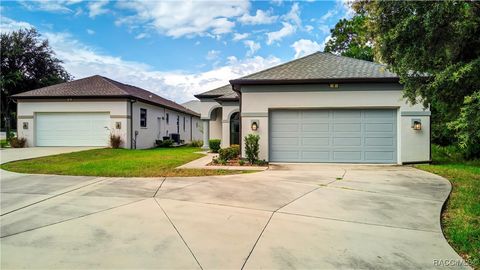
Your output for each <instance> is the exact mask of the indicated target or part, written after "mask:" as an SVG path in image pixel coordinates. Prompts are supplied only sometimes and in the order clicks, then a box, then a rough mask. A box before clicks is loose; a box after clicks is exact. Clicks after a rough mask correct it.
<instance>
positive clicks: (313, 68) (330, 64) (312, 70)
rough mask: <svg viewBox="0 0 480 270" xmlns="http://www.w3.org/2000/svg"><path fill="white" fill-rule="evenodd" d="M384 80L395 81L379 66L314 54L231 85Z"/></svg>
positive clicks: (323, 54) (248, 76)
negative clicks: (266, 82)
mask: <svg viewBox="0 0 480 270" xmlns="http://www.w3.org/2000/svg"><path fill="white" fill-rule="evenodd" d="M329 79H331V80H352V81H354V80H369V79H370V80H375V79H378V80H379V81H380V80H385V79H391V80H395V79H398V76H397V75H396V74H395V73H392V72H389V71H388V70H387V67H386V66H385V65H382V64H378V63H374V62H369V61H364V60H358V59H354V58H350V57H344V56H337V55H334V54H331V53H322V52H316V53H313V54H310V55H307V56H305V57H302V58H299V59H296V60H293V61H290V62H287V63H284V64H281V65H278V66H275V67H272V68H269V69H266V70H263V71H260V72H257V73H253V74H250V75H247V76H244V77H241V78H239V79H235V80H232V81H230V83H232V84H242V82H251V83H254V82H255V81H295V80H300V81H302V80H303V81H308V80H329Z"/></svg>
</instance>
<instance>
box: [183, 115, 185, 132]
mask: <svg viewBox="0 0 480 270" xmlns="http://www.w3.org/2000/svg"><path fill="white" fill-rule="evenodd" d="M183 131H185V116H184V117H183Z"/></svg>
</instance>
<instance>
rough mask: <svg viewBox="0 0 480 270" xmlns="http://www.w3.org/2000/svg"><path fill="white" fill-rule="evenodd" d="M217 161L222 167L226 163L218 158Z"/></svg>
mask: <svg viewBox="0 0 480 270" xmlns="http://www.w3.org/2000/svg"><path fill="white" fill-rule="evenodd" d="M217 161H218V163H220V164H222V165H227V161H226V160H225V159H221V158H218V159H217Z"/></svg>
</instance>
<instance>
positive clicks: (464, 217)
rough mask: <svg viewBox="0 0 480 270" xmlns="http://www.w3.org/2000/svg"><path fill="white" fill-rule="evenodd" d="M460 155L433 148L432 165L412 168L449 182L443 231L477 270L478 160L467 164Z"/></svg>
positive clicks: (479, 260)
mask: <svg viewBox="0 0 480 270" xmlns="http://www.w3.org/2000/svg"><path fill="white" fill-rule="evenodd" d="M459 153H460V151H458V150H457V149H455V148H454V147H440V146H436V145H432V158H433V163H432V164H431V165H416V166H415V167H417V168H419V169H422V170H425V171H428V172H431V173H435V174H438V175H441V176H443V177H445V178H447V179H448V180H449V181H450V183H452V193H451V194H450V198H449V199H448V201H447V204H446V207H445V210H444V212H443V213H442V228H443V231H444V234H445V236H446V238H447V240H448V242H449V243H450V245H451V246H452V247H453V248H454V249H455V251H457V253H458V254H460V256H462V257H463V258H464V259H465V260H466V261H467V262H468V263H469V264H470V266H472V267H473V268H474V269H480V160H473V161H466V160H464V159H463V158H462V157H461V155H460V154H459Z"/></svg>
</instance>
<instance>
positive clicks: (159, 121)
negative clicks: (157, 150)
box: [133, 102, 200, 149]
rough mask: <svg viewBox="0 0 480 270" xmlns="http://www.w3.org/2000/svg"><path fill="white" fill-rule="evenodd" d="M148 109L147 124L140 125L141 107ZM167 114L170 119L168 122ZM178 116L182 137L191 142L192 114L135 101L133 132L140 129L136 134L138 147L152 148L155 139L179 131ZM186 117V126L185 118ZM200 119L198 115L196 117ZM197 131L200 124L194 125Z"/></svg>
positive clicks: (197, 119)
mask: <svg viewBox="0 0 480 270" xmlns="http://www.w3.org/2000/svg"><path fill="white" fill-rule="evenodd" d="M141 108H143V109H147V126H146V127H140V109H141ZM167 114H168V118H169V121H168V123H167ZM177 117H180V118H179V129H178V133H179V134H180V139H181V140H184V141H185V142H190V141H191V139H192V134H191V121H192V119H191V116H190V115H189V114H185V113H181V112H177V111H174V110H170V109H166V108H164V107H158V106H154V105H150V104H147V103H143V102H135V103H133V134H134V136H135V131H138V135H137V136H136V146H137V149H145V148H152V147H154V146H155V140H161V139H162V137H163V136H168V135H169V134H171V133H177ZM184 118H185V127H184V125H183V119H184ZM195 118H196V121H199V118H198V117H195ZM194 129H196V133H197V134H198V132H200V126H199V127H197V126H196V125H195V126H194ZM194 133H195V132H194Z"/></svg>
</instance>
